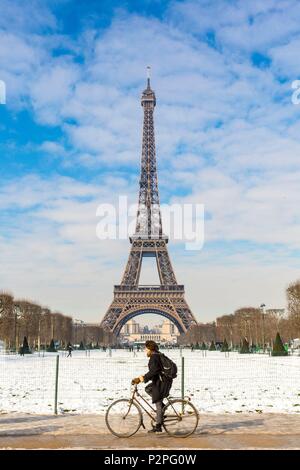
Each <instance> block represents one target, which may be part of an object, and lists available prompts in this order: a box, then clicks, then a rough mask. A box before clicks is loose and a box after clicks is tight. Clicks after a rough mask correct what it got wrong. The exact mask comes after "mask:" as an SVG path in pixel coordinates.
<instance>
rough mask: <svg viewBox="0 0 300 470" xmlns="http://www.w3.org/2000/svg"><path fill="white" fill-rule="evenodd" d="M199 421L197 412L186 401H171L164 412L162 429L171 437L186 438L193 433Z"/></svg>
mask: <svg viewBox="0 0 300 470" xmlns="http://www.w3.org/2000/svg"><path fill="white" fill-rule="evenodd" d="M198 421H199V415H198V411H197V410H196V408H195V407H194V405H193V404H192V403H191V402H190V401H188V400H180V399H178V400H172V401H170V403H169V404H168V405H167V406H166V408H165V412H164V421H163V427H164V429H165V430H166V432H167V433H168V434H169V435H170V436H173V437H188V436H190V435H191V434H193V432H195V430H196V428H197V426H198Z"/></svg>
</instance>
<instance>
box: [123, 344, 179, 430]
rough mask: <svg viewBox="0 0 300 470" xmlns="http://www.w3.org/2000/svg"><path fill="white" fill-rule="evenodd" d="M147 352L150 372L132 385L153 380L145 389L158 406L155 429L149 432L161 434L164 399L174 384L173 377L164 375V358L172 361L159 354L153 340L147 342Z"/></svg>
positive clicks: (134, 380)
mask: <svg viewBox="0 0 300 470" xmlns="http://www.w3.org/2000/svg"><path fill="white" fill-rule="evenodd" d="M145 352H146V354H147V357H149V362H148V368H149V372H147V374H145V375H140V376H139V377H137V378H135V379H133V380H132V384H139V383H140V382H145V383H147V382H149V381H150V380H151V383H150V384H148V385H147V386H146V387H145V391H146V393H148V395H150V396H151V397H152V403H154V404H155V405H156V425H155V426H154V427H153V429H151V430H150V431H148V432H149V433H161V432H162V423H163V407H164V403H163V399H164V398H165V397H167V396H168V395H169V393H170V389H171V387H172V382H173V380H172V378H171V377H167V376H166V375H165V374H164V365H163V362H162V356H163V357H164V358H165V359H167V360H168V361H170V360H169V359H168V358H166V356H164V355H162V354H161V353H160V352H159V348H158V345H157V343H155V341H152V340H149V341H146V343H145ZM170 362H172V361H170ZM173 365H174V366H175V368H176V365H175V364H174V363H173ZM176 370H177V368H176Z"/></svg>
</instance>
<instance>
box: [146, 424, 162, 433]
mask: <svg viewBox="0 0 300 470" xmlns="http://www.w3.org/2000/svg"><path fill="white" fill-rule="evenodd" d="M162 432H163V430H162V427H161V425H156V426H154V427H153V428H152V429H150V431H148V434H160V433H162Z"/></svg>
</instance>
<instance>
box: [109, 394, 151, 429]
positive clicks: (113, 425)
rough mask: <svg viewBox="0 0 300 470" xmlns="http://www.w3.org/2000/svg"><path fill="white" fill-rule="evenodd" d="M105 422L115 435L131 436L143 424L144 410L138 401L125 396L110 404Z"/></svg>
mask: <svg viewBox="0 0 300 470" xmlns="http://www.w3.org/2000/svg"><path fill="white" fill-rule="evenodd" d="M105 422H106V426H107V427H108V429H109V430H110V432H111V433H112V434H114V435H115V436H117V437H130V436H133V435H134V434H135V433H136V432H137V431H138V430H139V428H140V426H141V424H142V412H141V410H140V408H139V407H138V406H137V404H136V403H134V402H131V400H126V399H125V398H123V399H121V400H117V401H114V402H113V403H112V404H111V405H110V407H109V408H108V410H107V412H106V415H105Z"/></svg>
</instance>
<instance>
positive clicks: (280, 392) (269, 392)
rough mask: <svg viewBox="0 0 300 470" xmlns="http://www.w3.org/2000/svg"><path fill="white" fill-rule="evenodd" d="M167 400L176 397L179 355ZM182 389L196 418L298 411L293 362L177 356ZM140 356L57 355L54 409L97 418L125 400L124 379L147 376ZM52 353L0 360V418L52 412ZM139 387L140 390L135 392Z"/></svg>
mask: <svg viewBox="0 0 300 470" xmlns="http://www.w3.org/2000/svg"><path fill="white" fill-rule="evenodd" d="M167 354H168V355H169V356H170V357H171V358H173V360H175V362H176V363H177V365H178V369H179V373H178V378H177V379H176V380H174V384H173V388H172V392H171V394H172V395H173V396H180V395H181V357H180V353H179V351H178V350H172V351H168V352H167ZM183 356H184V361H185V366H184V368H185V374H184V391H185V395H189V396H190V397H191V399H192V402H193V403H194V404H195V405H196V406H197V408H198V409H199V411H200V412H206V413H207V412H212V413H224V412H225V413H226V412H228V413H232V412H235V413H238V412H239V413H241V412H257V413H260V412H268V413H269V412H277V413H300V356H296V355H295V356H289V357H269V356H268V355H255V354H249V355H240V354H238V353H230V354H229V357H225V354H224V353H221V352H209V351H208V352H207V355H206V356H203V354H202V351H194V352H191V351H190V350H184V351H183ZM147 362H148V360H147V358H146V357H145V354H144V352H139V353H136V355H134V353H132V352H131V353H130V352H128V351H124V350H117V351H115V350H113V351H112V356H111V357H110V356H109V353H108V351H107V352H102V351H91V352H90V356H87V355H86V353H85V352H84V351H83V352H80V351H75V352H74V351H73V357H72V358H67V357H66V354H65V353H60V363H59V385H58V411H59V412H60V413H63V412H65V413H66V412H73V413H74V412H76V413H99V414H104V413H105V411H106V409H107V407H108V405H109V404H110V403H111V402H112V401H113V400H116V399H117V398H121V397H128V396H129V394H130V388H131V387H130V381H131V379H132V378H133V377H136V376H138V375H140V374H143V373H145V372H146V371H147ZM55 369H56V354H51V353H47V354H46V355H45V356H44V357H43V356H42V355H41V356H39V355H38V354H34V355H27V356H25V357H20V356H15V355H12V356H5V355H0V412H3V411H16V412H28V413H53V409H54V396H55ZM140 388H141V389H143V388H144V386H141V387H140Z"/></svg>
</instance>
